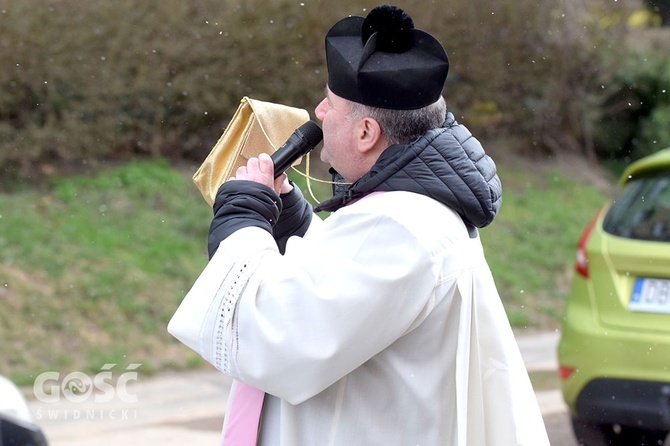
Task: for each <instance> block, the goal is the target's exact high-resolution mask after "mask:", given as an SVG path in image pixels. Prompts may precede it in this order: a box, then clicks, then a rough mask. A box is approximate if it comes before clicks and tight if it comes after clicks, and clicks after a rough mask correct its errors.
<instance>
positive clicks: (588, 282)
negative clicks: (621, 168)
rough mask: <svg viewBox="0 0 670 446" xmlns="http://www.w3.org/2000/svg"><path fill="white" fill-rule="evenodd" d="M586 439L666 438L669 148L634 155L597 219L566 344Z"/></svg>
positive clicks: (564, 378) (564, 365) (576, 420)
mask: <svg viewBox="0 0 670 446" xmlns="http://www.w3.org/2000/svg"><path fill="white" fill-rule="evenodd" d="M558 362H559V367H560V368H559V374H560V377H561V386H562V391H563V398H564V399H565V402H566V403H567V405H568V407H569V409H570V414H571V417H572V425H573V429H574V432H575V436H576V437H577V440H578V441H579V443H580V444H582V445H588V446H596V445H598V446H599V445H662V444H663V441H664V439H665V438H666V436H667V434H668V432H669V431H670V149H665V150H663V151H660V152H657V153H655V154H653V155H651V156H648V157H646V158H643V159H641V160H639V161H637V162H635V163H633V164H631V165H630V166H629V167H628V168H627V169H626V171H625V172H624V174H623V175H622V177H621V180H620V193H619V194H618V197H617V198H616V199H615V200H613V201H612V202H611V203H608V204H607V205H605V206H604V207H603V209H601V211H600V212H599V213H598V215H597V216H596V217H595V219H594V220H593V221H592V222H591V223H590V224H589V226H588V227H587V229H586V231H585V232H584V235H583V236H582V238H581V240H580V241H579V245H578V248H577V261H576V274H575V277H574V280H573V283H572V288H571V291H570V294H569V296H568V298H567V301H566V307H565V314H564V318H563V327H562V332H561V339H560V342H559V345H558Z"/></svg>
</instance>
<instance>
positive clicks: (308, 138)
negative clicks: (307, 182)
mask: <svg viewBox="0 0 670 446" xmlns="http://www.w3.org/2000/svg"><path fill="white" fill-rule="evenodd" d="M322 139H323V131H322V130H321V128H320V127H319V126H318V125H317V124H316V123H315V122H314V121H307V122H306V123H304V124H303V125H301V126H300V127H298V128H297V129H296V131H295V132H293V134H292V135H291V136H290V137H289V138H288V139H287V140H286V142H285V143H284V145H283V146H281V147H280V148H279V149H277V151H276V152H275V153H273V154H272V155H271V158H272V162H273V163H274V165H275V178H277V177H278V176H279V175H281V174H282V173H284V171H286V169H288V168H289V167H290V166H291V164H293V163H294V162H295V160H297V159H298V158H300V157H301V156H303V155H306V154H307V152H309V151H310V150H312V149H313V148H314V147H316V145H317V144H319V143H320V142H321V140H322Z"/></svg>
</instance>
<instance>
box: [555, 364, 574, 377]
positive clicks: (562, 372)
mask: <svg viewBox="0 0 670 446" xmlns="http://www.w3.org/2000/svg"><path fill="white" fill-rule="evenodd" d="M575 371H576V369H575V368H574V367H568V366H565V365H562V366H559V367H558V376H559V378H561V379H568V378H570V377H571V376H572V374H573V373H575Z"/></svg>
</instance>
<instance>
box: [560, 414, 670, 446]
mask: <svg viewBox="0 0 670 446" xmlns="http://www.w3.org/2000/svg"><path fill="white" fill-rule="evenodd" d="M572 430H573V432H574V433H575V437H576V439H577V444H579V445H580V446H628V445H639V446H663V445H664V444H665V442H666V439H667V436H668V432H666V431H657V430H646V429H638V428H633V427H628V426H619V425H612V424H601V423H596V422H593V421H587V420H580V419H579V418H573V419H572Z"/></svg>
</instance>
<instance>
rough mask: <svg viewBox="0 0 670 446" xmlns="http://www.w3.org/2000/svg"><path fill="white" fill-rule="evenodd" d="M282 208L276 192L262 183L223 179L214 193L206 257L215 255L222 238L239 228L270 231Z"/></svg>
mask: <svg viewBox="0 0 670 446" xmlns="http://www.w3.org/2000/svg"><path fill="white" fill-rule="evenodd" d="M281 208H282V204H281V199H280V198H279V195H277V193H276V192H275V191H274V189H271V188H269V187H267V186H265V185H263V184H261V183H257V182H255V181H248V180H235V181H226V182H225V183H223V184H222V185H221V187H220V188H219V191H218V192H217V193H216V198H215V200H214V206H213V211H214V218H213V219H212V223H211V224H210V226H209V236H208V238H207V249H208V251H209V258H210V259H211V258H212V257H213V256H214V253H215V252H216V250H217V249H218V247H219V244H220V243H221V241H223V240H224V239H226V238H227V237H228V236H229V235H231V234H232V233H233V232H235V231H238V230H240V229H242V228H246V227H249V226H256V227H258V228H262V229H265V230H266V231H268V232H269V233H270V234H272V231H273V227H274V225H275V224H276V223H277V220H278V219H279V214H280V213H281Z"/></svg>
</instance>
